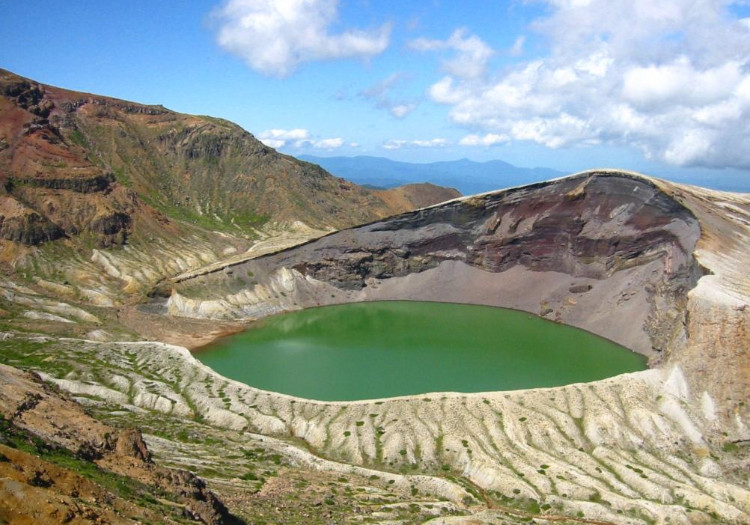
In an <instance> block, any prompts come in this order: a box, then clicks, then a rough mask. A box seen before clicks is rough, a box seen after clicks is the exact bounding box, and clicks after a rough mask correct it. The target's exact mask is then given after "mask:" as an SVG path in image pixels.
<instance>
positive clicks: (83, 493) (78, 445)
mask: <svg viewBox="0 0 750 525" xmlns="http://www.w3.org/2000/svg"><path fill="white" fill-rule="evenodd" d="M0 390H1V391H2V393H3V396H2V397H1V398H0V424H1V425H2V429H1V430H2V432H0V501H2V502H3V503H2V504H0V520H3V523H22V522H24V520H25V519H28V518H30V517H31V518H32V519H33V520H34V521H36V522H38V523H53V522H57V523H90V522H94V521H97V522H106V523H130V522H131V520H132V519H135V520H149V521H159V522H170V523H177V522H180V521H183V519H184V518H187V519H188V520H189V521H200V522H202V523H208V524H216V525H218V524H222V523H235V522H238V521H237V520H236V519H235V518H233V517H232V516H231V515H230V514H229V513H228V511H227V509H226V508H225V507H224V505H223V504H222V503H221V501H219V500H218V499H217V498H216V496H214V494H213V493H211V492H210V491H208V490H207V489H206V486H205V483H204V482H203V480H201V479H200V478H197V477H196V476H195V475H193V474H191V473H189V472H187V471H177V470H171V469H166V468H163V467H158V466H156V465H155V464H154V463H153V461H152V459H151V454H150V452H149V451H148V448H147V446H146V444H145V443H144V442H143V438H142V436H141V433H140V431H138V430H136V429H126V430H118V429H115V428H112V427H109V426H107V425H104V424H102V423H100V422H99V421H96V420H95V419H93V418H91V417H90V416H88V415H87V414H86V413H85V412H84V411H83V408H82V407H81V406H80V405H78V404H76V403H75V402H73V401H71V400H70V399H67V398H66V397H65V396H64V395H62V394H61V393H59V392H57V391H55V390H53V389H52V388H50V386H49V385H45V384H44V383H42V382H41V380H40V379H39V378H38V377H37V376H34V375H32V374H28V373H22V372H20V371H18V370H16V369H14V368H11V367H8V366H5V365H0ZM82 473H83V474H84V475H81V474H82ZM158 499H161V500H162V501H161V502H159V501H158Z"/></svg>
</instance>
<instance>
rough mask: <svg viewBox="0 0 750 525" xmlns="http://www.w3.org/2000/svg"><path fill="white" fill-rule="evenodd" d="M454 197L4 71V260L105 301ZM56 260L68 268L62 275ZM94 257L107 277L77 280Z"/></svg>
mask: <svg viewBox="0 0 750 525" xmlns="http://www.w3.org/2000/svg"><path fill="white" fill-rule="evenodd" d="M454 195H455V192H452V191H448V190H435V189H434V188H433V189H432V191H431V192H430V196H429V197H425V196H424V195H422V194H415V192H414V191H413V190H410V189H405V190H398V189H397V190H392V191H391V192H389V193H388V194H383V195H379V194H376V193H373V192H371V191H369V190H367V189H364V188H361V187H359V186H357V185H355V184H352V183H350V182H348V181H345V180H344V179H340V178H335V177H333V176H331V175H330V174H328V173H327V172H325V171H324V170H323V169H321V168H320V167H319V166H316V165H314V164H309V163H306V162H302V161H298V160H296V159H294V158H292V157H288V156H285V155H281V154H279V153H277V152H276V151H274V150H272V149H270V148H268V147H266V146H264V145H263V144H262V143H260V142H259V141H257V140H256V139H255V138H254V137H253V136H252V135H251V134H250V133H248V132H246V131H244V130H243V129H241V128H240V127H239V126H237V125H235V124H232V123H230V122H227V121H223V120H220V119H215V118H210V117H199V116H191V115H184V114H180V113H175V112H173V111H170V110H167V109H165V108H163V107H161V106H145V105H141V104H137V103H133V102H127V101H123V100H117V99H112V98H107V97H103V96H98V95H90V94H86V93H78V92H73V91H67V90H64V89H60V88H56V87H53V86H46V85H43V84H39V83H37V82H34V81H33V80H29V79H25V78H22V77H19V76H17V75H14V74H12V73H10V72H8V71H5V70H0V263H4V264H5V265H6V266H5V269H6V271H13V270H15V271H20V272H21V273H22V274H23V275H26V274H33V275H34V276H36V277H43V278H44V279H46V280H48V281H53V282H56V283H58V284H65V283H66V282H67V283H68V284H70V283H76V284H75V288H76V293H79V292H80V293H81V294H83V295H86V292H85V291H84V290H87V291H94V292H97V293H104V294H105V295H107V296H109V298H110V300H113V301H114V300H117V299H118V298H119V296H120V295H121V294H119V293H118V292H120V291H122V289H123V288H125V290H126V291H129V292H135V291H140V290H141V289H142V288H144V287H145V288H147V287H149V286H151V285H153V282H154V280H158V279H159V278H163V277H165V276H169V275H170V274H174V273H180V272H182V271H185V270H187V269H188V268H194V267H199V266H202V265H205V264H208V263H210V262H214V261H216V260H218V259H220V258H222V257H225V256H227V255H229V254H232V253H236V252H242V251H244V250H246V249H248V248H249V247H251V246H252V244H253V243H254V242H255V241H256V240H258V239H263V238H266V237H268V236H273V237H277V236H278V235H279V234H280V233H289V234H290V235H291V236H292V237H295V238H296V237H299V236H300V235H302V236H303V238H309V237H311V236H317V235H320V234H322V233H323V232H326V231H330V230H331V229H335V228H341V227H345V226H351V225H354V224H357V223H361V222H366V221H370V220H373V219H375V218H378V217H384V216H387V215H390V214H393V213H397V212H400V211H404V210H406V209H413V208H415V207H417V206H420V205H422V204H424V203H425V202H428V203H430V204H431V203H434V202H438V201H440V200H446V199H448V198H452V197H453V196H454ZM425 198H426V200H425ZM435 199H436V200H435ZM217 231H218V232H220V233H221V235H217V234H216V232H217ZM154 244H159V245H161V246H160V247H159V248H156V247H155V246H154ZM102 250H104V251H102ZM63 252H64V253H63ZM154 253H158V254H159V256H156V257H153V256H152V254H154ZM92 255H93V257H92ZM165 255H166V256H165ZM61 260H64V261H65V262H66V263H67V265H70V264H71V263H75V264H73V265H72V267H71V268H70V269H69V270H68V271H67V272H66V275H60V273H61V269H60V268H56V269H55V267H56V266H57V265H58V263H59V262H60V261H61ZM91 262H93V263H94V265H95V266H98V268H96V273H104V274H105V275H108V276H109V277H110V278H111V279H110V281H111V280H112V279H114V282H105V283H99V284H98V285H92V283H85V282H80V281H81V279H80V276H79V275H76V274H79V273H81V272H85V273H91V270H90V268H87V266H90V263H91ZM50 266H51V267H52V268H50ZM139 269H143V271H145V272H146V273H147V274H151V275H142V274H141V272H139ZM154 274H156V275H154ZM157 276H158V277H157ZM155 277H156V279H155ZM117 281H119V283H118V282H117ZM118 285H119V286H118ZM129 285H130V288H128V286H129Z"/></svg>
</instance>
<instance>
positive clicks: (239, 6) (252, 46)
mask: <svg viewBox="0 0 750 525" xmlns="http://www.w3.org/2000/svg"><path fill="white" fill-rule="evenodd" d="M337 12H338V0H227V1H226V3H225V4H224V5H223V6H222V7H221V8H219V9H217V10H215V11H214V13H213V16H214V18H215V20H217V21H218V32H217V41H218V43H219V45H220V46H221V47H222V48H224V49H225V50H227V51H229V52H230V53H232V54H234V55H237V56H239V57H240V58H242V59H243V60H244V61H245V62H246V63H247V64H248V65H249V66H250V67H251V68H253V69H254V70H256V71H258V72H259V73H262V74H264V75H269V76H278V77H285V76H288V75H290V74H292V73H293V72H294V70H295V69H296V68H297V67H298V66H299V65H300V64H302V63H304V62H312V61H318V60H332V59H341V58H368V57H372V56H375V55H378V54H380V53H382V52H383V51H384V50H385V49H386V48H387V47H388V44H389V40H390V32H391V27H390V25H389V24H386V25H383V26H381V27H380V28H378V29H375V30H371V31H364V30H359V29H349V30H344V31H342V32H340V33H336V34H333V33H331V30H330V28H331V26H332V25H333V23H334V22H336V19H337Z"/></svg>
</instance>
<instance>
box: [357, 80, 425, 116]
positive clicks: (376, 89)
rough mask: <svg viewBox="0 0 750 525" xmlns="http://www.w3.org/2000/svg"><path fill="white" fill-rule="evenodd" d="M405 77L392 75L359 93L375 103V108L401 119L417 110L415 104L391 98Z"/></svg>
mask: <svg viewBox="0 0 750 525" xmlns="http://www.w3.org/2000/svg"><path fill="white" fill-rule="evenodd" d="M406 79H407V75H405V74H403V73H394V74H392V75H390V76H388V77H387V78H385V79H383V80H381V81H380V82H378V83H377V84H375V85H373V86H370V87H369V88H367V89H365V90H364V91H362V92H361V93H360V95H361V96H363V97H364V98H366V99H371V100H374V101H375V107H377V108H378V109H385V110H387V111H388V112H389V113H390V114H391V115H392V116H394V117H396V118H398V119H401V118H404V117H405V116H407V115H408V114H409V113H411V112H412V111H414V110H415V109H416V108H417V103H416V102H410V101H404V100H397V99H394V98H393V97H392V96H391V92H392V91H393V90H394V88H397V87H398V86H399V85H400V84H403V83H404V82H405V81H406Z"/></svg>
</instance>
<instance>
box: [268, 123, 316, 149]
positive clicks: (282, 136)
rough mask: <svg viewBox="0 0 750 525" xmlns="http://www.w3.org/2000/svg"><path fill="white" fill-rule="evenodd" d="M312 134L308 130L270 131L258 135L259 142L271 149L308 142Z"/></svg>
mask: <svg viewBox="0 0 750 525" xmlns="http://www.w3.org/2000/svg"><path fill="white" fill-rule="evenodd" d="M309 136H310V132H309V131H307V130H306V129H299V128H298V129H269V130H266V131H262V132H261V133H259V134H258V140H260V141H261V142H262V143H263V144H265V145H266V146H268V147H269V148H274V149H279V148H283V147H284V146H286V145H287V143H289V142H295V143H298V142H301V141H305V140H307V138H308V137H309Z"/></svg>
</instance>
